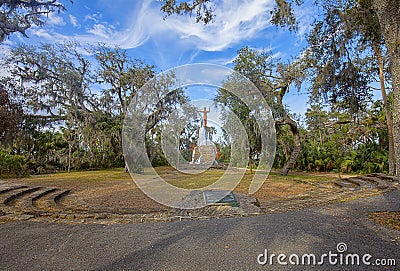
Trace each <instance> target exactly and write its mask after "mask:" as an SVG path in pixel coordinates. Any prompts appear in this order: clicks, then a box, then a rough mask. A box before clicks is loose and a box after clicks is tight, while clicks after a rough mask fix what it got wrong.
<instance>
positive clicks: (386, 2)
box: [372, 0, 400, 176]
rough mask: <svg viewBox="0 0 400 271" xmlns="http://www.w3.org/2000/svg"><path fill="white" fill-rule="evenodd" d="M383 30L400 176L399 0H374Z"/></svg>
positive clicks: (397, 173) (373, 3) (397, 167)
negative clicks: (391, 90) (387, 58)
mask: <svg viewBox="0 0 400 271" xmlns="http://www.w3.org/2000/svg"><path fill="white" fill-rule="evenodd" d="M372 6H373V8H374V10H375V12H376V13H377V15H378V18H379V23H380V25H381V28H382V30H383V36H384V38H385V43H386V47H387V49H388V52H389V60H390V63H391V74H392V79H393V83H392V84H393V127H395V129H394V131H393V141H394V151H395V156H396V175H398V176H400V129H399V128H400V2H399V0H372Z"/></svg>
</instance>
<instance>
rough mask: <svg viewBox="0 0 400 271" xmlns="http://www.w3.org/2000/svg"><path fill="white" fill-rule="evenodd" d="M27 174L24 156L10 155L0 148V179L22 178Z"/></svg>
mask: <svg viewBox="0 0 400 271" xmlns="http://www.w3.org/2000/svg"><path fill="white" fill-rule="evenodd" d="M28 174H29V172H28V169H27V164H26V157H25V156H23V155H17V154H10V153H9V152H8V151H6V150H4V149H2V148H0V178H12V177H24V176H27V175H28Z"/></svg>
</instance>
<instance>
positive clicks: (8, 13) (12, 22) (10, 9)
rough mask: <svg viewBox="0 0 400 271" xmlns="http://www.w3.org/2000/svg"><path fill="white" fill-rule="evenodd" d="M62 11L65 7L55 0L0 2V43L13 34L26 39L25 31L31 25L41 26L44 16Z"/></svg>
mask: <svg viewBox="0 0 400 271" xmlns="http://www.w3.org/2000/svg"><path fill="white" fill-rule="evenodd" d="M71 3H72V1H71ZM64 10H65V5H63V4H62V3H60V2H58V1H57V0H48V1H36V0H30V1H25V0H6V1H0V43H2V42H3V41H4V39H5V38H6V37H8V36H10V35H11V34H12V33H15V32H19V33H21V34H22V35H23V36H25V37H28V35H27V34H26V30H27V29H29V28H30V27H32V26H33V25H37V26H41V25H43V24H45V15H48V14H50V13H53V12H61V11H64Z"/></svg>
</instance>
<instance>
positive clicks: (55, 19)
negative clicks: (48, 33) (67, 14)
mask: <svg viewBox="0 0 400 271" xmlns="http://www.w3.org/2000/svg"><path fill="white" fill-rule="evenodd" d="M46 23H47V24H49V25H58V26H64V25H65V21H64V19H63V18H62V17H60V16H58V15H57V14H54V13H51V12H50V13H49V14H48V16H47V22H46Z"/></svg>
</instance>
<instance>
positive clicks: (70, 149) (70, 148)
mask: <svg viewBox="0 0 400 271" xmlns="http://www.w3.org/2000/svg"><path fill="white" fill-rule="evenodd" d="M71 153H72V147H71V141H68V173H70V172H71Z"/></svg>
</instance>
